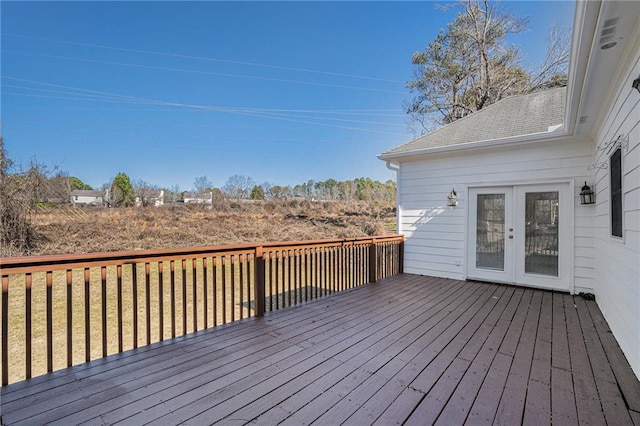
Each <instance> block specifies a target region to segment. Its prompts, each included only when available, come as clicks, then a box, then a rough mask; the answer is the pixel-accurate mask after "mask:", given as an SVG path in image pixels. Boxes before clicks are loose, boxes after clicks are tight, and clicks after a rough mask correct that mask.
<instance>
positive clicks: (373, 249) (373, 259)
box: [369, 238, 378, 283]
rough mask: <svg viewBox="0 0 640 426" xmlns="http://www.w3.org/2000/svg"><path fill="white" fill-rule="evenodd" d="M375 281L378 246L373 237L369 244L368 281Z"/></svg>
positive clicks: (376, 276) (376, 277) (376, 279)
mask: <svg viewBox="0 0 640 426" xmlns="http://www.w3.org/2000/svg"><path fill="white" fill-rule="evenodd" d="M376 281H378V247H377V246H376V239H375V238H374V239H372V240H371V245H370V246H369V282H370V283H375V282H376Z"/></svg>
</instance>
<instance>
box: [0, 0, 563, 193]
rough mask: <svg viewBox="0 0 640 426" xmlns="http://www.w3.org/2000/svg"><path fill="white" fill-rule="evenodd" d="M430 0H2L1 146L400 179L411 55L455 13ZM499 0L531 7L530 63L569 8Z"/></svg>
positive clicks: (524, 39)
mask: <svg viewBox="0 0 640 426" xmlns="http://www.w3.org/2000/svg"><path fill="white" fill-rule="evenodd" d="M436 5H437V3H436V2H431V1H424V2H399V1H394V2H293V1H286V2H268V1H264V2H150V1H145V2H126V1H125V2H26V1H24V2H9V1H3V2H2V3H1V6H0V7H1V14H2V40H1V42H2V45H1V52H2V55H1V56H2V57H1V59H2V62H1V71H2V94H1V111H0V118H1V125H2V133H3V135H4V140H5V147H6V149H7V151H8V154H9V156H10V158H12V159H13V160H14V161H15V162H17V163H22V164H27V163H28V162H29V161H30V160H31V159H33V158H35V159H36V160H37V161H38V162H41V163H45V164H48V165H59V166H60V168H61V169H62V170H65V171H66V172H68V173H69V175H71V176H77V177H79V178H80V179H82V180H83V181H84V182H86V183H88V184H90V185H92V186H94V187H100V186H101V185H102V184H104V183H107V182H109V181H110V180H111V179H112V178H113V177H114V176H115V175H116V174H117V173H118V172H125V173H127V174H128V175H129V176H130V177H131V179H132V180H134V181H135V180H144V181H146V182H149V183H152V184H157V185H159V186H161V187H167V188H169V187H172V186H173V185H179V186H180V188H181V189H182V190H189V189H191V188H192V186H193V182H194V179H195V178H196V177H198V176H203V175H206V176H207V177H208V178H209V180H211V181H212V182H213V184H214V186H218V187H220V186H223V185H224V183H225V182H226V180H227V178H228V177H229V176H232V175H236V174H239V175H245V176H249V177H251V178H252V179H253V180H254V181H256V182H258V183H262V182H265V181H266V182H270V183H271V184H274V185H295V184H297V183H301V182H306V181H307V180H309V179H313V180H316V181H318V180H326V179H328V178H334V179H337V180H347V179H354V178H356V177H370V178H372V179H377V180H381V181H385V180H388V179H394V174H393V173H392V172H391V171H389V170H388V169H387V168H386V167H385V164H384V162H382V161H380V160H378V159H377V158H376V155H377V154H378V153H380V152H383V151H385V150H387V149H389V148H392V147H394V146H396V145H399V144H401V143H404V142H407V141H409V140H411V139H412V137H413V135H412V133H411V132H410V130H409V128H408V119H407V116H406V114H404V112H403V102H405V101H408V100H410V99H411V95H410V93H409V91H408V90H407V89H406V88H405V85H406V82H407V81H408V80H410V79H411V78H412V66H411V55H412V54H413V53H414V52H416V51H419V50H423V49H424V47H425V46H426V45H427V44H428V43H429V42H430V41H431V40H433V38H434V37H435V36H436V34H437V33H438V31H439V30H440V28H444V27H445V26H446V24H447V23H448V22H450V21H451V20H452V19H453V17H454V16H455V15H454V11H449V12H443V11H442V10H439V9H437V8H436ZM502 5H503V6H504V7H505V8H507V9H509V10H511V11H513V12H514V13H516V14H517V15H518V16H523V17H524V16H529V18H530V23H529V30H528V31H527V32H526V33H523V34H520V35H517V36H516V37H514V38H513V39H512V42H513V43H514V44H516V45H518V46H520V47H521V48H522V49H523V53H524V55H525V57H524V61H525V66H533V64H535V63H536V62H537V61H539V60H540V57H541V56H542V55H543V54H544V51H545V38H546V35H547V31H548V28H549V26H550V24H551V22H552V21H553V20H554V19H555V20H558V21H559V22H560V24H561V26H562V27H563V28H565V29H567V28H569V26H570V25H571V21H572V17H573V8H574V3H573V2H570V1H548V2H544V1H507V2H503V3H502Z"/></svg>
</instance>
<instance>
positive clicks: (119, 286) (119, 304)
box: [116, 265, 123, 353]
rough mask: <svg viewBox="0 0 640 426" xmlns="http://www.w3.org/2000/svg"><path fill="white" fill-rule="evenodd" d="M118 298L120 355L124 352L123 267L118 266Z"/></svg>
mask: <svg viewBox="0 0 640 426" xmlns="http://www.w3.org/2000/svg"><path fill="white" fill-rule="evenodd" d="M116 276H117V285H118V288H117V297H118V302H117V304H118V353H120V352H122V350H123V344H122V265H118V266H116Z"/></svg>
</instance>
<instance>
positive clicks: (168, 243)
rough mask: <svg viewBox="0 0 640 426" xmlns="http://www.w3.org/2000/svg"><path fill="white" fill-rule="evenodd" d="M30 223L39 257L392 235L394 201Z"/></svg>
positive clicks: (148, 211)
mask: <svg viewBox="0 0 640 426" xmlns="http://www.w3.org/2000/svg"><path fill="white" fill-rule="evenodd" d="M31 222H32V224H33V225H34V227H35V230H36V233H37V235H38V236H37V246H36V248H35V250H33V251H32V252H31V253H28V254H29V255H45V254H67V253H92V252H103V251H119V250H145V249H156V248H172V247H192V246H203V245H222V244H237V243H258V242H270V241H294V240H312V239H323V238H350V237H362V236H368V235H387V234H393V233H395V207H394V206H393V205H389V204H382V203H377V202H357V201H350V202H344V203H343V202H312V201H267V202H259V203H231V202H225V204H223V205H217V206H215V207H214V208H213V209H210V210H207V209H205V208H203V207H202V206H186V205H173V206H163V207H149V208H127V209H124V208H123V209H78V208H72V207H66V208H49V209H39V210H36V211H35V212H34V213H32V215H31ZM2 255H3V256H6V253H4V254H2ZM13 255H17V254H13Z"/></svg>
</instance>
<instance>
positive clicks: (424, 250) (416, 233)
mask: <svg viewBox="0 0 640 426" xmlns="http://www.w3.org/2000/svg"><path fill="white" fill-rule="evenodd" d="M591 161H592V144H591V143H590V142H589V141H588V140H584V139H582V140H575V139H574V140H566V141H564V142H557V141H555V142H536V143H532V144H525V145H517V146H512V147H499V148H490V149H483V150H474V151H468V152H458V153H449V154H435V155H432V156H429V157H428V158H424V159H422V160H415V161H404V162H402V164H401V169H400V175H399V180H400V185H399V188H400V189H399V194H398V202H399V206H400V208H401V212H402V213H401V217H400V224H399V225H400V232H401V233H403V234H405V236H406V237H407V241H406V243H405V272H408V273H414V274H421V275H431V276H438V277H448V278H455V279H464V278H465V277H466V275H465V241H466V239H465V235H466V227H467V225H466V220H467V214H466V209H467V205H468V199H467V196H468V195H467V194H468V188H469V187H470V186H477V185H489V184H496V185H499V184H506V185H512V184H518V183H542V182H552V181H555V182H568V181H573V182H574V186H575V188H574V212H575V213H574V214H575V221H574V224H573V226H574V243H575V244H574V247H575V249H574V268H573V275H574V282H573V283H572V284H573V285H572V286H571V287H572V288H574V286H575V289H576V291H593V290H592V289H593V259H592V255H591V253H592V238H593V232H592V231H593V211H594V207H593V206H581V205H580V197H579V195H578V194H579V192H580V188H581V187H582V185H584V181H585V180H591V177H590V176H589V174H590V172H588V171H587V167H588V165H589V164H590V163H591ZM452 187H453V188H455V190H456V192H457V193H458V206H456V207H453V208H450V207H447V205H446V204H447V195H448V194H449V192H450V191H451V188H452Z"/></svg>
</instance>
